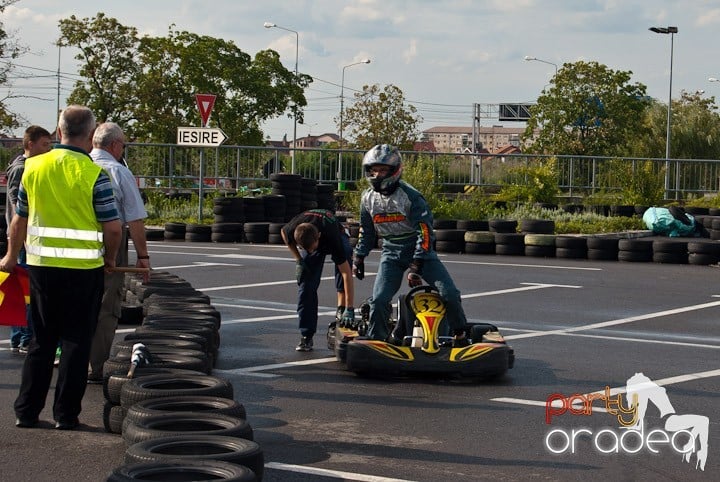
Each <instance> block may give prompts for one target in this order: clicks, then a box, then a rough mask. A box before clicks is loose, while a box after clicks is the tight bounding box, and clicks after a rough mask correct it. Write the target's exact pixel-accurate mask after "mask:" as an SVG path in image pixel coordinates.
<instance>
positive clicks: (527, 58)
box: [525, 55, 558, 77]
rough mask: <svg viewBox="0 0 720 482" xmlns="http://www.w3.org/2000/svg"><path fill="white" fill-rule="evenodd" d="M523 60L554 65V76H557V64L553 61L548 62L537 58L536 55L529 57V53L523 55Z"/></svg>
mask: <svg viewBox="0 0 720 482" xmlns="http://www.w3.org/2000/svg"><path fill="white" fill-rule="evenodd" d="M525 60H526V61H528V62H530V61H532V60H534V61H535V62H542V63H543V64H548V65H552V66H553V67H555V76H556V77H557V73H558V66H557V64H555V63H553V62H548V61H547V60H542V59H539V58H537V57H531V56H530V55H526V56H525Z"/></svg>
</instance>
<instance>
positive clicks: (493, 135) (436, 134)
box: [422, 126, 525, 153]
mask: <svg viewBox="0 0 720 482" xmlns="http://www.w3.org/2000/svg"><path fill="white" fill-rule="evenodd" d="M524 132H525V128H524V127H504V126H492V127H480V128H478V132H477V135H478V141H479V145H478V146H476V149H473V145H472V142H473V128H472V127H454V126H438V127H431V128H430V129H427V130H424V131H423V132H422V140H423V141H425V142H432V143H433V144H434V145H435V149H436V150H437V152H455V153H467V152H495V151H498V150H500V149H502V148H504V147H506V146H514V147H518V148H519V147H521V142H520V135H521V134H523V133H524Z"/></svg>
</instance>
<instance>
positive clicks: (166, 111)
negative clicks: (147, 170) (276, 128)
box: [137, 30, 312, 145]
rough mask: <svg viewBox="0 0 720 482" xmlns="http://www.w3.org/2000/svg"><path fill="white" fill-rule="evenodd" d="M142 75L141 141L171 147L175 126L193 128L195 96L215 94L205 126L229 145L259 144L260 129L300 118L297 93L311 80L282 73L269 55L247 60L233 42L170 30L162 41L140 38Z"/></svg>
mask: <svg viewBox="0 0 720 482" xmlns="http://www.w3.org/2000/svg"><path fill="white" fill-rule="evenodd" d="M140 63H141V64H142V65H143V66H144V70H145V71H144V75H143V76H142V80H141V81H140V85H139V90H140V96H141V103H140V105H139V106H138V109H137V111H138V116H139V120H140V121H141V122H140V123H141V125H142V129H141V132H142V133H143V136H144V137H145V138H147V139H148V140H153V141H157V142H173V141H174V139H175V136H176V134H175V133H176V128H177V126H180V125H197V124H198V122H199V118H198V113H197V109H196V107H195V97H194V94H196V93H208V94H215V95H217V100H216V102H215V107H214V108H213V113H212V116H211V119H210V124H211V125H214V126H217V127H220V128H222V129H223V131H224V132H225V133H226V134H227V135H228V137H229V138H230V142H232V143H235V144H243V145H260V144H262V142H263V133H262V131H261V130H260V124H261V123H262V122H263V121H265V120H267V119H269V118H272V117H277V116H279V115H282V114H283V113H284V112H287V111H288V109H289V111H290V114H289V115H290V116H291V115H292V112H293V109H297V110H298V119H299V120H301V119H302V108H303V107H304V106H305V105H307V101H306V99H305V96H304V94H303V92H304V88H305V87H307V86H308V85H309V84H310V82H312V78H311V77H310V76H308V75H304V74H299V75H298V78H297V79H296V78H295V75H294V73H293V72H291V71H289V70H287V69H285V68H284V67H283V66H282V64H281V62H280V56H279V55H278V53H277V52H275V51H273V50H263V51H260V52H258V53H257V54H256V55H255V58H254V59H253V58H252V57H250V55H248V54H247V53H245V52H243V51H242V50H240V49H239V48H238V47H237V46H236V45H235V44H234V43H233V42H231V41H225V40H222V39H216V38H213V37H208V36H200V35H196V34H194V33H190V32H178V31H172V30H171V31H170V32H169V33H168V35H167V37H162V38H149V37H147V38H144V39H142V42H141V46H140Z"/></svg>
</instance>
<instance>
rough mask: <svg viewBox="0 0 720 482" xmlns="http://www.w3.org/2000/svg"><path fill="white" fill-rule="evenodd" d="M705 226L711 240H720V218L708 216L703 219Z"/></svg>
mask: <svg viewBox="0 0 720 482" xmlns="http://www.w3.org/2000/svg"><path fill="white" fill-rule="evenodd" d="M703 226H705V228H706V229H707V230H708V232H709V234H710V239H712V240H714V241H717V240H720V216H708V217H706V218H705V219H703Z"/></svg>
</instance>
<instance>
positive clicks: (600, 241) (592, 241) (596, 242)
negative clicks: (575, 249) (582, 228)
mask: <svg viewBox="0 0 720 482" xmlns="http://www.w3.org/2000/svg"><path fill="white" fill-rule="evenodd" d="M619 241H620V238H612V237H606V238H605V237H592V238H587V247H588V250H590V249H595V250H602V251H617V250H618V242H619Z"/></svg>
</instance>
